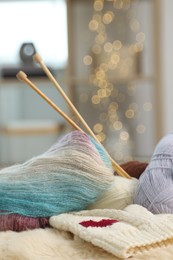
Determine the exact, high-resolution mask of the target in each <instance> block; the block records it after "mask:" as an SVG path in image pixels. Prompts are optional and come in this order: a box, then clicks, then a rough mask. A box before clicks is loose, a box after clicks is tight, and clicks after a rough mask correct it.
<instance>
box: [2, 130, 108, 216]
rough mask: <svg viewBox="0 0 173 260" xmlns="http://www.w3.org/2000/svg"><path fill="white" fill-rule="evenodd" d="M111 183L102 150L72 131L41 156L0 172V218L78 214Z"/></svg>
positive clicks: (82, 135) (106, 161) (89, 138)
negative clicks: (1, 216)
mask: <svg viewBox="0 0 173 260" xmlns="http://www.w3.org/2000/svg"><path fill="white" fill-rule="evenodd" d="M112 181H113V170H112V166H111V162H110V160H109V158H108V157H107V155H106V153H105V151H104V149H103V148H102V146H101V145H99V144H97V143H96V142H95V141H94V140H93V139H92V138H91V137H90V136H88V135H87V134H85V133H83V132H80V131H73V132H71V133H69V134H67V135H65V136H64V137H62V138H61V139H60V140H59V141H58V142H57V143H56V144H55V145H53V146H52V147H51V148H50V149H49V150H48V151H47V152H45V153H43V154H42V155H39V156H37V157H34V158H32V159H30V160H28V161H27V162H25V163H24V164H20V165H15V166H11V167H8V168H5V169H2V170H1V171H0V215H4V214H11V213H17V214H19V215H24V216H31V217H49V216H52V215H57V214H60V213H63V212H69V211H79V210H82V209H85V208H86V207H87V206H88V205H89V204H91V203H93V202H94V201H95V200H96V199H97V198H98V197H99V196H100V195H101V194H102V192H104V191H105V190H106V189H107V188H108V187H109V186H110V185H111V183H112Z"/></svg>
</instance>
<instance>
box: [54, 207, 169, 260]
mask: <svg viewBox="0 0 173 260" xmlns="http://www.w3.org/2000/svg"><path fill="white" fill-rule="evenodd" d="M103 220H105V221H109V220H118V222H115V223H113V224H108V225H106V226H101V225H100V224H99V223H103ZM86 221H89V222H91V221H92V223H96V225H97V223H98V226H97V227H96V226H91V225H89V226H88V227H85V226H83V225H82V223H84V222H86ZM50 224H51V226H53V227H54V228H57V229H58V230H64V231H70V232H71V233H73V234H74V235H77V236H78V237H79V238H81V239H83V240H85V241H88V242H91V243H92V244H93V245H95V246H98V247H100V248H102V249H104V250H106V251H107V252H109V253H112V254H113V255H115V256H118V257H120V258H127V257H131V256H135V255H137V254H141V253H144V252H146V251H147V250H150V249H151V248H159V247H164V246H166V245H170V244H172V245H173V215H171V214H158V215H153V214H152V213H151V212H149V211H148V210H147V209H145V208H143V207H142V206H139V205H129V206H127V207H126V208H125V209H124V210H115V209H96V210H85V211H81V212H77V213H65V214H61V215H58V216H54V217H51V218H50ZM99 225H100V226H99Z"/></svg>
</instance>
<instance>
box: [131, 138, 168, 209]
mask: <svg viewBox="0 0 173 260" xmlns="http://www.w3.org/2000/svg"><path fill="white" fill-rule="evenodd" d="M134 203H135V204H139V205H141V206H143V207H145V208H147V209H148V210H149V211H151V212H152V213H154V214H158V213H173V133H171V134H168V135H166V136H165V137H163V138H162V139H161V140H160V142H159V143H158V145H157V146H156V148H155V151H154V153H153V156H152V158H151V161H150V163H149V165H148V166H147V168H146V170H145V171H144V173H143V174H142V175H141V176H140V178H139V184H138V186H137V189H136V192H135V194H134Z"/></svg>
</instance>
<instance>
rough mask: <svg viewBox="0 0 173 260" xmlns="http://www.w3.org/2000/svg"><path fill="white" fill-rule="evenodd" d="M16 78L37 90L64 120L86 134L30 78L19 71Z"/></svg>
mask: <svg viewBox="0 0 173 260" xmlns="http://www.w3.org/2000/svg"><path fill="white" fill-rule="evenodd" d="M16 77H17V78H18V79H19V80H21V81H24V82H26V83H27V84H28V85H29V86H30V87H31V88H32V89H33V90H35V91H36V92H37V93H38V94H39V95H40V96H41V97H42V98H43V99H44V100H45V101H46V102H47V103H48V104H49V105H50V106H51V107H53V109H54V110H56V111H57V112H58V113H59V114H60V115H61V116H62V117H64V119H65V120H66V121H67V122H69V123H70V124H71V125H72V126H73V127H74V128H75V129H77V130H80V131H82V132H84V131H83V130H82V129H81V128H80V127H79V126H78V125H77V124H76V123H75V122H74V121H73V120H71V119H70V118H69V117H68V116H67V115H66V114H65V113H64V112H63V111H62V110H61V109H60V108H59V107H58V106H56V105H55V103H53V102H52V101H51V100H50V99H49V98H48V97H47V96H46V95H45V94H44V93H43V92H42V91H41V90H39V89H38V88H37V87H36V86H35V85H34V84H33V83H32V82H31V81H30V80H29V79H28V78H27V75H26V74H25V73H24V72H23V71H19V73H18V74H17V75H16Z"/></svg>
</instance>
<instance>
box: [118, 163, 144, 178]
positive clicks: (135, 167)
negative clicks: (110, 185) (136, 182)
mask: <svg viewBox="0 0 173 260" xmlns="http://www.w3.org/2000/svg"><path fill="white" fill-rule="evenodd" d="M120 166H121V167H122V168H123V169H124V170H125V171H126V172H127V173H128V174H129V175H130V176H131V177H134V178H137V179H139V177H140V176H141V174H142V173H143V172H144V171H145V169H146V167H147V166H148V163H146V162H140V161H129V162H125V163H122V164H121V165H120Z"/></svg>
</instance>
